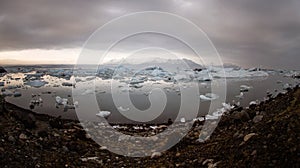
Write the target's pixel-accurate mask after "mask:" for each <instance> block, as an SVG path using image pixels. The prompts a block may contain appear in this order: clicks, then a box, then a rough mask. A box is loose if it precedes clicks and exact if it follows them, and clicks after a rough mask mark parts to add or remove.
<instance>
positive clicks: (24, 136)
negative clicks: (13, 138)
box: [19, 133, 27, 140]
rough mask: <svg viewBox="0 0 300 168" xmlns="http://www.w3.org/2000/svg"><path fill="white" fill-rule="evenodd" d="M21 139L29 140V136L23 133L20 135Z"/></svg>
mask: <svg viewBox="0 0 300 168" xmlns="http://www.w3.org/2000/svg"><path fill="white" fill-rule="evenodd" d="M19 138H20V139H22V140H25V139H27V136H26V135H25V134H23V133H21V134H20V135H19Z"/></svg>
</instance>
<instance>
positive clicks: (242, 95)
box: [235, 92, 244, 99]
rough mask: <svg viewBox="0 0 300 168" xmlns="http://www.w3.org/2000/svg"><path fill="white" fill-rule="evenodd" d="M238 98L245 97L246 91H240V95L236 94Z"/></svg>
mask: <svg viewBox="0 0 300 168" xmlns="http://www.w3.org/2000/svg"><path fill="white" fill-rule="evenodd" d="M235 97H236V98H239V99H242V98H244V92H240V94H239V95H237V96H235Z"/></svg>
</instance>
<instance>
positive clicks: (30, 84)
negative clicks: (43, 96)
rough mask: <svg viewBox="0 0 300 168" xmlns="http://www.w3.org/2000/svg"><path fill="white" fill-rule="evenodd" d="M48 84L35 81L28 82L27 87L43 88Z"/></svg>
mask: <svg viewBox="0 0 300 168" xmlns="http://www.w3.org/2000/svg"><path fill="white" fill-rule="evenodd" d="M47 83H48V82H45V81H41V80H33V81H29V82H26V83H25V85H29V86H32V87H36V88H39V87H42V86H44V85H46V84H47Z"/></svg>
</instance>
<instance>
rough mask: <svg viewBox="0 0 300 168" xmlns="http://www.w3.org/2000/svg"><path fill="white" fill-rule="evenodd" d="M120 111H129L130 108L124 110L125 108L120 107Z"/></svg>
mask: <svg viewBox="0 0 300 168" xmlns="http://www.w3.org/2000/svg"><path fill="white" fill-rule="evenodd" d="M118 109H119V110H120V111H129V108H128V107H127V108H124V107H122V106H120V107H118Z"/></svg>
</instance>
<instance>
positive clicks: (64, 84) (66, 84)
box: [61, 82, 75, 86]
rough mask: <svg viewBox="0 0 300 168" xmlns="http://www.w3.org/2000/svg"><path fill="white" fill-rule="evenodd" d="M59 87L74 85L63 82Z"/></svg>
mask: <svg viewBox="0 0 300 168" xmlns="http://www.w3.org/2000/svg"><path fill="white" fill-rule="evenodd" d="M61 85H63V86H75V84H73V83H70V82H63V83H62V84H61Z"/></svg>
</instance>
